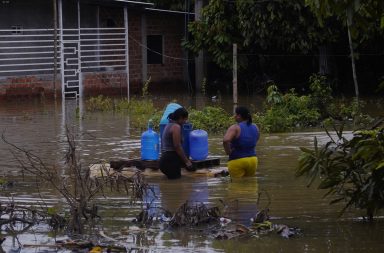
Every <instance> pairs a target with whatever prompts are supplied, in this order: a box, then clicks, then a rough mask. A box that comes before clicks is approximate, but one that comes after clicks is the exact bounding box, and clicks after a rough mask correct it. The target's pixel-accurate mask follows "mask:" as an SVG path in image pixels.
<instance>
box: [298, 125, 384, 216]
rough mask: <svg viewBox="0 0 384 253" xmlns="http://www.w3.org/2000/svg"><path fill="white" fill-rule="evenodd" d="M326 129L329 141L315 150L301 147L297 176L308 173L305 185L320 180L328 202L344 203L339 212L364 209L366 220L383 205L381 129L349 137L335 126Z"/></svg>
mask: <svg viewBox="0 0 384 253" xmlns="http://www.w3.org/2000/svg"><path fill="white" fill-rule="evenodd" d="M335 132H336V136H332V135H331V134H330V133H329V132H328V131H327V134H328V136H329V139H330V140H329V141H328V142H327V143H326V144H324V145H319V143H318V142H317V139H316V138H315V142H314V149H307V148H301V151H302V153H301V156H300V158H299V165H298V168H297V171H296V176H298V177H300V176H304V175H305V176H308V177H309V179H310V181H309V183H308V186H311V185H312V184H313V183H314V182H317V181H320V182H319V185H318V188H319V189H327V190H328V192H327V193H326V195H325V196H331V197H332V198H333V200H332V201H331V204H334V203H338V202H343V203H344V208H343V209H342V210H341V214H342V213H344V212H345V210H346V209H347V208H349V207H356V208H359V209H364V210H365V211H366V215H367V217H368V219H369V220H372V219H373V217H374V215H375V214H376V213H377V212H378V211H379V210H381V209H383V208H384V128H382V127H381V128H377V129H373V130H361V131H356V132H354V133H353V136H352V138H347V137H345V136H344V135H343V128H342V127H341V128H340V129H336V128H335Z"/></svg>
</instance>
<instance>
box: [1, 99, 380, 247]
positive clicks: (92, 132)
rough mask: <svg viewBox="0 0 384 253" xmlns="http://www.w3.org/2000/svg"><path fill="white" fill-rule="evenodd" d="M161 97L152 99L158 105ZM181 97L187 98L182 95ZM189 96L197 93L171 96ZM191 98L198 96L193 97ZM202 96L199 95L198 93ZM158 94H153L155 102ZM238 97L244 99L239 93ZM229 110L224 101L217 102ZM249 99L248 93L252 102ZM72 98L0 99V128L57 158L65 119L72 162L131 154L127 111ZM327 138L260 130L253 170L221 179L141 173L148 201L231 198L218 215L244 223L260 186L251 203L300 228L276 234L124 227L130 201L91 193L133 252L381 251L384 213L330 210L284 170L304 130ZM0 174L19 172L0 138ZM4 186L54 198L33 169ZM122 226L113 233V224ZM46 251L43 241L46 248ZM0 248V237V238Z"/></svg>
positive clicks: (304, 140) (30, 199)
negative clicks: (222, 235) (219, 236)
mask: <svg viewBox="0 0 384 253" xmlns="http://www.w3.org/2000/svg"><path fill="white" fill-rule="evenodd" d="M166 100H167V98H163V100H160V99H159V100H158V103H159V106H161V107H162V106H164V105H165V104H166ZM186 100H187V99H186ZM179 102H181V103H183V104H188V103H189V104H188V105H191V106H196V104H197V106H199V105H200V104H199V101H198V102H197V103H196V101H192V102H190V101H189V102H187V101H179ZM200 102H201V101H200ZM202 102H204V100H202ZM256 102H258V101H256ZM162 103H163V104H162ZM247 103H249V102H248V101H247ZM225 104H226V105H227V106H228V108H229V110H230V107H231V104H230V103H225ZM255 104H258V103H255ZM75 108H76V103H75V101H67V102H66V103H64V104H58V105H57V106H55V105H53V104H51V103H46V104H41V103H12V104H3V105H1V108H0V131H2V132H3V134H4V135H5V137H6V139H7V140H9V141H10V142H12V143H14V144H16V145H19V146H23V147H25V148H27V149H29V150H33V152H34V153H35V154H37V155H38V156H40V157H41V158H43V160H44V161H46V162H47V163H48V164H54V163H59V164H60V163H62V158H63V155H64V152H65V150H66V142H65V138H64V136H65V126H66V125H68V126H69V127H70V128H71V129H72V130H74V131H76V132H77V133H78V134H79V135H78V141H79V146H78V147H79V152H80V154H81V159H82V164H84V165H88V164H91V163H95V162H99V161H101V160H106V161H108V160H110V159H118V158H133V157H138V156H139V154H140V134H141V133H140V131H139V130H137V129H133V128H131V127H130V121H129V117H127V116H122V115H113V114H110V113H97V114H96V113H87V112H85V111H84V110H83V109H82V108H81V109H80V111H81V112H82V113H83V116H84V117H83V118H78V117H76V114H75ZM314 136H317V138H318V139H319V140H320V141H321V142H325V141H327V138H326V136H325V135H324V133H323V132H300V133H284V134H263V135H262V136H261V139H260V142H259V144H258V147H257V152H258V156H259V161H260V162H259V168H258V172H257V176H256V177H253V178H247V179H241V180H236V181H230V179H229V178H205V177H203V178H198V179H192V178H182V179H180V180H176V181H168V180H166V179H165V178H163V177H156V178H151V179H149V183H150V184H151V185H152V186H153V187H154V189H155V191H156V194H157V196H158V199H156V200H155V201H154V205H155V206H158V207H160V206H161V207H164V208H167V209H170V210H175V209H176V208H177V207H178V206H179V205H181V204H182V203H183V202H185V201H186V200H190V201H199V202H203V203H205V204H207V205H211V206H212V205H220V204H219V200H220V199H221V200H224V201H225V202H226V203H235V202H234V201H233V200H236V199H237V200H238V202H237V206H236V209H233V210H232V211H231V212H228V213H227V214H226V215H227V216H228V217H229V218H231V219H233V220H234V221H237V222H240V223H243V224H248V223H249V218H250V217H251V216H252V215H253V214H254V211H255V202H256V199H257V196H258V193H260V192H262V200H261V205H262V206H264V205H267V204H268V202H269V201H270V206H269V208H270V215H271V216H272V222H273V223H277V224H287V225H289V226H290V227H298V228H300V230H301V233H300V234H299V235H297V236H295V237H293V238H290V239H284V238H282V237H280V236H279V235H277V234H274V233H272V234H267V235H261V236H258V237H244V238H238V239H234V240H228V241H220V240H215V239H213V238H212V236H211V235H209V234H207V233H205V232H204V231H201V229H200V228H183V229H176V230H171V229H164V228H152V229H150V230H145V231H141V230H135V231H134V232H132V231H133V229H135V228H134V227H130V228H127V227H128V226H129V225H130V224H131V223H130V222H129V221H130V220H131V219H132V218H133V217H134V215H135V214H137V211H138V208H139V207H138V206H133V207H132V206H131V205H130V203H129V201H128V200H127V198H126V197H125V196H124V195H123V194H121V195H120V194H114V195H113V196H110V197H109V198H108V199H104V198H101V197H100V198H99V199H98V202H99V203H100V206H101V210H100V215H101V216H102V217H103V222H102V224H103V226H104V229H105V232H106V233H107V234H108V235H109V236H111V237H114V236H117V235H119V236H120V238H119V241H121V242H123V243H124V245H126V246H127V247H129V248H131V247H137V248H139V249H137V250H136V251H134V252H382V248H383V246H384V219H383V218H382V217H378V219H377V220H376V221H375V222H373V223H366V222H364V221H363V220H362V219H361V218H359V217H361V215H363V214H364V213H363V212H362V211H358V210H348V211H347V213H346V214H345V215H344V216H342V218H338V211H339V210H340V206H338V205H332V206H330V205H328V202H329V199H323V198H322V196H323V194H324V192H323V191H320V190H317V189H315V187H312V188H307V187H306V183H307V181H306V180H305V179H297V178H295V177H294V170H295V167H296V164H297V157H298V155H299V153H300V152H299V148H298V147H300V146H304V147H312V144H313V137H314ZM221 138H222V136H221V135H217V136H209V145H210V146H209V151H210V155H211V156H215V157H220V159H221V163H222V166H225V162H226V157H225V156H224V151H223V149H222V146H221ZM0 176H7V177H12V178H15V179H16V178H19V176H20V169H19V166H18V164H17V163H16V162H15V159H14V158H13V157H12V155H11V153H10V152H9V150H8V146H7V145H5V144H4V143H3V142H2V141H1V142H0ZM10 196H13V197H14V199H15V200H16V201H17V202H19V203H25V204H31V203H35V204H36V203H38V201H39V200H40V199H41V198H43V199H44V200H45V202H47V203H48V204H49V203H52V204H53V203H57V201H58V199H57V198H58V196H57V195H56V194H55V193H54V192H53V191H52V190H50V189H49V187H45V186H44V185H43V186H41V192H40V193H39V192H38V191H37V187H36V185H35V183H34V180H33V179H28V178H27V179H26V180H24V181H18V180H17V181H16V183H15V186H14V187H11V188H7V189H2V192H1V194H0V200H1V201H6V200H7V199H8V198H9V197H10ZM126 229H131V232H129V233H128V235H125V236H123V238H121V233H120V231H121V230H126ZM47 231H48V228H46V227H39V228H38V229H35V230H34V231H30V232H27V233H24V234H22V235H20V236H19V237H18V240H19V241H20V242H21V243H22V244H53V243H54V238H53V237H52V235H51V234H49V233H48V232H47ZM0 234H1V235H3V236H6V237H7V240H6V241H5V242H4V243H3V245H2V248H3V250H4V251H5V252H11V251H10V250H11V249H12V248H14V247H15V246H17V241H16V239H15V238H14V237H12V236H11V235H12V233H10V232H9V231H0ZM50 250H51V251H52V249H50ZM43 251H44V252H47V251H48V252H49V249H46V248H43V247H40V248H31V247H24V248H23V249H22V252H43ZM0 252H1V247H0Z"/></svg>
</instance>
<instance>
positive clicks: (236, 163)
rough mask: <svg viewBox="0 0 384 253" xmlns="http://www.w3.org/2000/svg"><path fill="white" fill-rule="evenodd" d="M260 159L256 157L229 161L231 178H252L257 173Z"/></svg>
mask: <svg viewBox="0 0 384 253" xmlns="http://www.w3.org/2000/svg"><path fill="white" fill-rule="evenodd" d="M257 165H258V159H257V157H256V156H252V157H244V158H239V159H235V160H231V161H228V171H229V175H230V176H231V177H251V176H254V175H255V173H256V169H257Z"/></svg>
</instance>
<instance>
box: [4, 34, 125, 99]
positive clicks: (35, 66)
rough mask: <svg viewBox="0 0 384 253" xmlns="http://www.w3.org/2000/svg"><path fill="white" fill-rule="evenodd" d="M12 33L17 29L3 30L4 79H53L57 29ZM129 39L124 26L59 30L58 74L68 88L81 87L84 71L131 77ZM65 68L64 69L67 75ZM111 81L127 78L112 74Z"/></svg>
mask: <svg viewBox="0 0 384 253" xmlns="http://www.w3.org/2000/svg"><path fill="white" fill-rule="evenodd" d="M12 32H14V30H13V29H0V78H3V77H18V76H31V75H44V76H52V77H53V71H54V67H53V65H54V60H53V58H54V55H53V54H54V51H53V47H54V45H53V43H54V39H53V37H54V31H53V29H25V28H23V33H22V34H12ZM61 39H62V41H61ZM126 39H127V36H126V29H125V28H124V27H123V28H81V29H62V32H61V31H60V30H58V32H57V48H58V51H57V59H56V60H57V67H58V69H57V72H58V73H59V74H60V73H64V76H65V79H64V80H65V82H66V83H67V86H68V87H73V86H76V84H77V85H79V81H80V80H81V78H80V77H79V75H80V73H81V72H84V73H86V72H105V71H107V72H110V71H119V72H120V73H125V74H127V73H126V70H127V66H126V52H127V49H126V45H127V43H126ZM61 52H62V53H63V56H62V57H63V59H61ZM79 52H81V54H79ZM61 68H64V69H63V70H64V71H63V72H61V71H60V69H61ZM45 78H47V77H45ZM108 78H109V80H108V82H109V83H111V82H115V81H116V82H121V80H120V79H121V78H126V77H125V76H124V75H123V76H121V75H120V76H119V75H116V76H115V75H110V76H109V77H108ZM68 92H72V91H68Z"/></svg>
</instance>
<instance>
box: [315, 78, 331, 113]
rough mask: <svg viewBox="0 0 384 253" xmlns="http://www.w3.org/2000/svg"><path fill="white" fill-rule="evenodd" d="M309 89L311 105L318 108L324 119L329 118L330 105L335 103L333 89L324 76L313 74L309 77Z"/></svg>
mask: <svg viewBox="0 0 384 253" xmlns="http://www.w3.org/2000/svg"><path fill="white" fill-rule="evenodd" d="M309 89H310V91H311V94H310V95H309V97H310V105H311V107H313V108H317V109H318V111H319V112H320V113H321V116H322V118H326V117H329V105H330V104H331V103H332V101H333V97H332V89H331V87H330V86H329V84H328V83H327V78H326V77H325V76H323V75H319V74H313V75H311V76H310V77H309Z"/></svg>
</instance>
